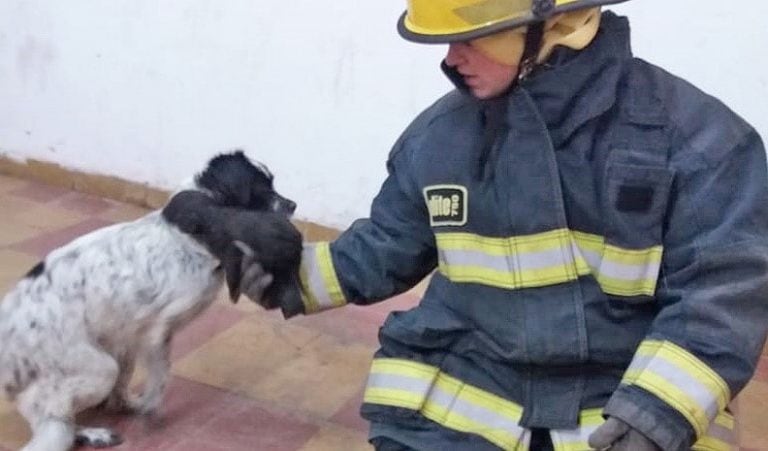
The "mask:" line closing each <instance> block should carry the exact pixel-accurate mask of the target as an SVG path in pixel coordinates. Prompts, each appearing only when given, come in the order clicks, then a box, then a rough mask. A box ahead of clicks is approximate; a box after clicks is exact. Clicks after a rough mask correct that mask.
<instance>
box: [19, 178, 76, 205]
mask: <svg viewBox="0 0 768 451" xmlns="http://www.w3.org/2000/svg"><path fill="white" fill-rule="evenodd" d="M71 192H72V191H71V190H69V189H67V188H62V187H60V186H53V185H46V184H44V183H39V182H29V183H27V184H25V185H22V186H20V187H19V188H17V189H15V190H11V191H9V192H8V194H12V195H14V196H17V197H21V198H24V199H29V200H33V201H35V202H50V201H52V200H55V199H58V198H60V197H62V196H64V195H66V194H69V193H71Z"/></svg>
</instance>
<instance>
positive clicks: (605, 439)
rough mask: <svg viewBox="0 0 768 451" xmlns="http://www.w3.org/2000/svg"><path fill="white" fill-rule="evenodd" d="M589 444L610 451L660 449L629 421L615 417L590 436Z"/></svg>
mask: <svg viewBox="0 0 768 451" xmlns="http://www.w3.org/2000/svg"><path fill="white" fill-rule="evenodd" d="M589 446H590V447H592V448H594V449H598V450H609V451H660V450H661V448H659V447H658V446H656V445H655V444H654V443H653V442H652V441H650V440H648V439H647V438H645V436H644V435H643V434H641V433H640V432H638V431H637V430H635V429H633V428H632V426H630V425H628V424H627V423H625V422H623V421H621V420H619V419H617V418H613V417H608V419H607V420H606V421H605V423H603V425H602V426H600V427H599V428H597V430H596V431H595V432H593V433H592V434H591V435H590V436H589Z"/></svg>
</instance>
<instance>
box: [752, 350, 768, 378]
mask: <svg viewBox="0 0 768 451" xmlns="http://www.w3.org/2000/svg"><path fill="white" fill-rule="evenodd" d="M753 379H754V380H758V381H762V382H768V356H765V355H763V356H761V357H760V361H759V362H758V363H757V369H756V370H755V375H754V376H753Z"/></svg>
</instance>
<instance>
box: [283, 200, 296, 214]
mask: <svg viewBox="0 0 768 451" xmlns="http://www.w3.org/2000/svg"><path fill="white" fill-rule="evenodd" d="M285 210H286V211H287V212H288V213H291V214H293V212H294V211H296V202H294V201H292V200H288V199H285Z"/></svg>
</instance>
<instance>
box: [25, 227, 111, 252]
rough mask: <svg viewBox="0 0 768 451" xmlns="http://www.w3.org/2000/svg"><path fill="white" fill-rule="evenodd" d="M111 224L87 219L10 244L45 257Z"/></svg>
mask: <svg viewBox="0 0 768 451" xmlns="http://www.w3.org/2000/svg"><path fill="white" fill-rule="evenodd" d="M108 225H110V223H109V222H107V221H104V220H102V219H86V220H84V221H81V222H79V223H77V224H75V225H72V226H69V227H64V228H62V229H58V230H53V231H50V232H46V233H43V234H40V235H38V236H36V237H33V238H30V239H27V240H24V241H22V242H20V243H16V244H13V245H12V246H10V248H11V249H13V250H16V251H19V252H25V253H28V254H31V255H37V256H38V257H40V258H43V257H45V256H46V255H47V254H48V253H49V252H50V251H51V250H53V249H55V248H57V247H59V246H62V245H64V244H66V243H68V242H70V241H72V240H73V239H75V238H77V237H79V236H81V235H84V234H86V233H88V232H91V231H93V230H96V229H99V228H102V227H105V226H108Z"/></svg>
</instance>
